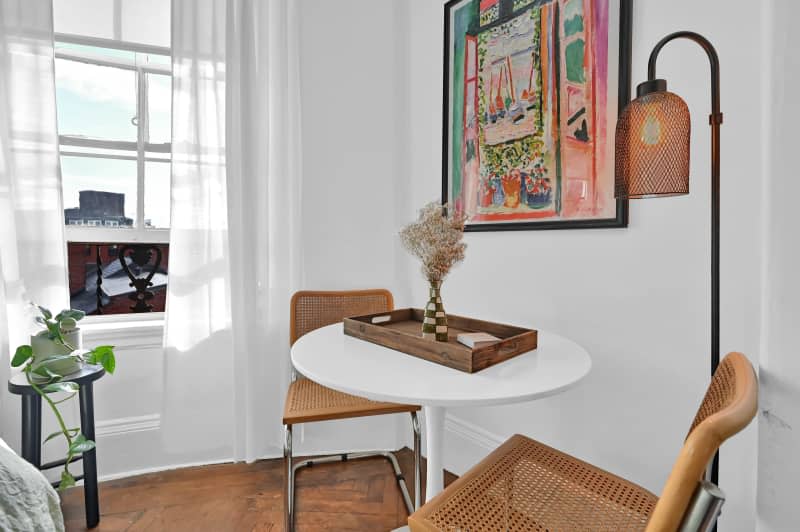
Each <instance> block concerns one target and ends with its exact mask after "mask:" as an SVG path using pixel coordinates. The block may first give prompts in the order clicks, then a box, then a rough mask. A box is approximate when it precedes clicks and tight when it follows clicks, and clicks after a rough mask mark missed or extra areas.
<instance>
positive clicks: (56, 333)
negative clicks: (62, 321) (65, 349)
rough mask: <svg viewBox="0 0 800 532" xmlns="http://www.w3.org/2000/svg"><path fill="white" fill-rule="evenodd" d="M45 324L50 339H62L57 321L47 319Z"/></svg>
mask: <svg viewBox="0 0 800 532" xmlns="http://www.w3.org/2000/svg"><path fill="white" fill-rule="evenodd" d="M45 325H46V326H47V330H48V331H49V332H50V339H51V340H62V338H61V325H59V324H58V322H56V321H50V320H48V321H47V323H46V324H45ZM62 342H63V340H62Z"/></svg>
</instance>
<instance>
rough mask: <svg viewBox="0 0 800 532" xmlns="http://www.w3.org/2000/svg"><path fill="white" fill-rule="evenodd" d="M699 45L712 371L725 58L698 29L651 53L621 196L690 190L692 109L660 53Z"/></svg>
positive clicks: (624, 138) (625, 144)
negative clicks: (706, 141) (659, 73)
mask: <svg viewBox="0 0 800 532" xmlns="http://www.w3.org/2000/svg"><path fill="white" fill-rule="evenodd" d="M675 39H689V40H691V41H693V42H695V43H697V44H699V45H700V46H701V47H702V48H703V50H705V52H706V54H707V55H708V59H709V62H710V63H711V115H710V116H709V124H710V125H711V374H712V375H713V374H714V371H716V369H717V365H718V364H719V157H720V150H719V130H720V125H721V124H722V113H721V112H720V110H719V57H718V56H717V52H716V50H715V49H714V47H713V46H712V45H711V43H710V42H709V41H708V39H706V38H705V37H703V36H702V35H698V34H697V33H693V32H690V31H679V32H676V33H671V34H669V35H667V36H666V37H664V38H663V39H661V40H660V41H659V42H658V44H656V46H655V48H653V51H652V52H651V53H650V61H649V62H648V67H647V81H645V82H644V83H641V84H640V85H639V86H638V87H636V99H635V100H634V101H632V102H631V103H630V104H629V105H628V107H626V108H625V110H624V111H623V112H622V114H621V115H620V117H619V120H618V122H617V133H616V163H615V165H616V168H615V169H616V187H615V189H616V190H615V191H616V196H617V197H618V198H631V199H633V198H651V197H659V196H676V195H682V194H688V193H689V131H690V122H689V108H688V107H687V105H686V102H684V101H683V100H682V99H681V98H680V97H678V96H677V95H675V94H673V93H671V92H668V91H667V82H666V81H665V80H663V79H656V60H657V59H658V53H659V52H660V51H661V49H662V48H663V47H664V45H665V44H667V43H668V42H670V41H673V40H675ZM711 482H712V483H714V484H718V483H719V453H717V454H716V455H715V456H714V460H713V461H712V463H711Z"/></svg>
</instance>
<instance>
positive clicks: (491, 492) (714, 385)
mask: <svg viewBox="0 0 800 532" xmlns="http://www.w3.org/2000/svg"><path fill="white" fill-rule="evenodd" d="M757 395H758V382H757V380H756V376H755V373H754V371H753V367H752V366H751V365H750V363H749V362H748V361H747V358H745V357H744V355H742V354H740V353H731V354H729V355H728V356H727V357H725V359H724V360H723V361H722V363H721V364H720V366H719V368H718V369H717V371H716V373H715V374H714V378H713V379H712V381H711V384H710V386H709V388H708V390H707V392H706V395H705V398H704V399H703V403H702V404H701V405H700V409H699V410H698V412H697V415H696V417H695V419H694V422H693V423H692V426H691V429H690V431H689V435H688V436H687V437H686V440H685V442H684V445H683V449H681V452H680V454H679V455H678V459H677V461H676V462H675V465H674V466H673V468H672V472H671V473H670V476H669V478H668V480H667V483H666V485H665V487H664V490H663V491H662V493H661V498H660V499H659V498H658V497H656V496H655V495H653V494H652V493H650V492H649V491H647V490H646V489H644V488H642V487H640V486H637V485H636V484H634V483H632V482H629V481H627V480H625V479H622V478H620V477H618V476H616V475H613V474H611V473H608V472H606V471H603V470H602V469H599V468H597V467H594V466H593V465H591V464H588V463H586V462H583V461H581V460H578V459H577V458H573V457H572V456H569V455H567V454H564V453H562V452H559V451H557V450H555V449H552V448H550V447H548V446H546V445H543V444H541V443H539V442H537V441H534V440H532V439H530V438H526V437H525V436H520V435H516V436H513V437H511V438H510V439H509V440H508V441H506V442H505V443H504V444H503V445H501V446H500V447H499V448H498V449H496V450H495V451H494V452H492V453H491V454H490V455H489V456H488V457H487V458H486V459H484V460H483V461H482V462H480V463H479V464H478V465H476V466H475V467H473V468H472V469H471V470H470V471H468V472H467V473H466V474H465V475H464V476H462V477H461V478H459V479H458V480H456V481H455V482H453V484H451V485H450V486H448V488H447V489H446V490H444V491H443V492H442V493H440V494H439V495H438V496H436V497H434V498H433V499H432V500H430V501H429V502H428V503H427V504H425V506H423V507H422V508H420V509H419V510H417V512H416V513H414V514H413V515H412V516H411V517H409V519H408V522H409V525H410V527H411V530H412V532H423V531H424V532H427V531H481V532H488V531H503V532H505V531H522V530H526V531H528V530H530V531H546V530H549V531H577V530H580V531H586V530H605V531H633V530H646V531H647V532H656V531H658V532H667V531H669V532H674V531H676V530H678V528H679V527H684V528H682V530H697V529H706V528H705V527H707V526H710V524H712V525H713V523H714V522H715V520H716V517H717V513H716V512H711V511H709V512H705V510H703V512H704V513H703V514H702V515H700V516H699V517H700V519H699V520H701V521H702V520H704V521H703V524H704V527H701V528H698V527H690V526H686V523H687V522H688V520H689V519H690V518H689V515H691V519H692V520H697V517H698V515H696V514H697V513H698V511H697V510H694V509H693V510H691V511H690V508H696V506H693V504H694V505H696V504H697V501H698V500H700V497H699V496H697V497H696V498H695V499H694V500H693V496H694V495H695V493H696V492H697V493H700V491H701V486H702V487H703V488H702V489H708V487H712V488H715V487H714V486H713V485H712V484H710V483H706V482H705V481H703V482H702V483H701V480H702V479H703V476H704V474H705V471H706V468H707V466H708V464H709V462H710V461H711V459H712V458H713V456H714V453H715V452H716V450H717V449H718V448H719V446H720V445H721V444H722V442H723V441H725V440H726V439H727V438H729V437H731V436H733V435H734V434H736V433H737V432H739V431H740V430H742V429H743V428H744V427H745V426H747V424H748V423H749V422H750V421H751V420H752V419H753V417H754V416H755V413H756V407H757V400H758V399H757ZM715 493H716V494H719V493H720V492H719V491H718V490H717V491H716V492H715ZM718 504H720V505H721V501H718ZM715 509H716V510H717V511H718V509H719V508H718V506H717V507H716V508H715ZM685 516H686V521H685V520H684V518H685ZM682 523H683V524H682Z"/></svg>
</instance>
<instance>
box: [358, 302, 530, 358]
mask: <svg viewBox="0 0 800 532" xmlns="http://www.w3.org/2000/svg"><path fill="white" fill-rule="evenodd" d="M424 316H425V312H424V311H423V310H421V309H416V308H405V309H399V310H395V311H392V312H381V313H380V314H369V315H366V316H356V317H353V318H345V320H344V333H345V334H347V335H349V336H354V337H356V338H360V339H362V340H366V341H368V342H372V343H374V344H378V345H382V346H384V347H388V348H390V349H395V350H397V351H402V352H403V353H407V354H409V355H412V356H415V357H419V358H424V359H425V360H430V361H431V362H436V363H437V364H442V365H443V366H449V367H451V368H455V369H458V370H461V371H466V372H467V373H474V372H476V371H480V370H482V369H485V368H488V367H489V366H493V365H495V364H498V363H500V362H502V361H504V360H508V359H509V358H513V357H515V356H517V355H521V354H522V353H525V352H527V351H531V350H533V349H536V345H537V343H536V342H537V333H536V331H535V330H531V329H523V328H521V327H513V326H511V325H503V324H502V323H494V322H491V321H481V320H476V319H472V318H464V317H461V316H454V315H452V314H448V315H447V325H448V329H449V330H448V335H449V339H448V341H447V342H437V341H436V340H428V339H425V338H422V320H423V318H424ZM463 332H485V333H489V334H491V335H493V336H496V337H498V338H500V341H499V342H497V343H494V344H491V345H487V346H484V347H480V348H477V349H473V348H470V347H467V346H465V345H463V344H461V343H459V342H458V341H457V340H456V337H457V336H458V334H460V333H463Z"/></svg>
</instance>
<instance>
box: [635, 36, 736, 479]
mask: <svg viewBox="0 0 800 532" xmlns="http://www.w3.org/2000/svg"><path fill="white" fill-rule="evenodd" d="M675 39H689V40H690V41H693V42H695V43H697V44H699V45H700V47H701V48H703V50H705V52H706V55H708V61H709V63H710V64H711V115H710V116H709V119H708V122H709V124H710V125H711V375H712V376H713V375H714V372H715V371H716V370H717V366H718V365H719V351H720V349H719V344H720V342H719V336H720V335H719V330H720V326H719V306H720V303H719V255H720V253H719V240H720V238H719V233H720V230H719V226H720V203H719V196H720V193H719V174H720V170H719V168H720V147H719V141H720V139H719V137H720V125H721V124H722V112H721V111H720V104H719V92H720V90H719V56H718V55H717V51H716V50H715V49H714V46H713V45H712V44H711V42H710V41H709V40H708V39H706V38H705V37H703V36H702V35H700V34H698V33H694V32H692V31H676V32H675V33H670V34H669V35H667V36H666V37H664V38H663V39H661V40H660V41H658V43H657V44H656V45H655V47H654V48H653V51H652V52H650V60H649V61H648V63H647V77H648V80H650V81H653V80H655V79H656V61H657V60H658V53H659V52H660V51H661V49H662V48H663V47H664V46H665V45H666V44H667V43H669V42H671V41H674V40H675ZM711 482H713V483H714V484H717V483H719V453H717V454H716V455H715V456H714V459H713V460H712V462H711Z"/></svg>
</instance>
